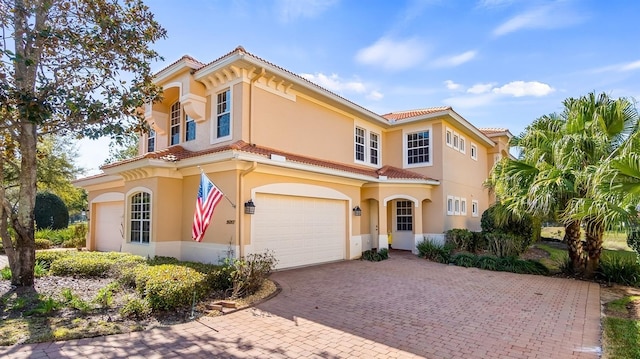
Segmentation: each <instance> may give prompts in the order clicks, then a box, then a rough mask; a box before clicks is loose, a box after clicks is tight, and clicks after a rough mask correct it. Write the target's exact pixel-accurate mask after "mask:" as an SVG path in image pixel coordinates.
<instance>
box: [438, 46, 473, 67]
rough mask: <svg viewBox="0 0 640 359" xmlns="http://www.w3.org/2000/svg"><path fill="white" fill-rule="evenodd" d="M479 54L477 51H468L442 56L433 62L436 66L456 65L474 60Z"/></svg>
mask: <svg viewBox="0 0 640 359" xmlns="http://www.w3.org/2000/svg"><path fill="white" fill-rule="evenodd" d="M477 54H478V52H477V51H473V50H472V51H466V52H463V53H461V54H458V55H452V56H445V57H441V58H439V59H437V60H435V61H434V62H433V66H436V67H455V66H459V65H462V64H464V63H465V62H468V61H471V60H473V58H474V57H476V55H477Z"/></svg>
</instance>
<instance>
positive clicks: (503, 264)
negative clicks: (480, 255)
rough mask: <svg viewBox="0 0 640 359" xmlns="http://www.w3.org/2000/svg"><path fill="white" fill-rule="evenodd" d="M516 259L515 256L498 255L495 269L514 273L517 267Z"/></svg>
mask: <svg viewBox="0 0 640 359" xmlns="http://www.w3.org/2000/svg"><path fill="white" fill-rule="evenodd" d="M517 261H518V258H517V257H500V258H498V267H497V270H498V271H500V272H511V273H515V272H516V269H517V267H518V264H517V263H516V262H517Z"/></svg>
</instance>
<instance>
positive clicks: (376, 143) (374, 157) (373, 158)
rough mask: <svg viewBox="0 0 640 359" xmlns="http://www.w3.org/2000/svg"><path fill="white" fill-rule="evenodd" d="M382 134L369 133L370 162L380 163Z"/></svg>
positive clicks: (373, 163)
mask: <svg viewBox="0 0 640 359" xmlns="http://www.w3.org/2000/svg"><path fill="white" fill-rule="evenodd" d="M379 147H380V136H379V135H378V134H377V133H373V132H370V133H369V163H371V164H372V165H377V164H378V163H379V161H380V160H379V153H378V151H379Z"/></svg>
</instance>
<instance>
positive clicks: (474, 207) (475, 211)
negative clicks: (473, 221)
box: [471, 199, 480, 217]
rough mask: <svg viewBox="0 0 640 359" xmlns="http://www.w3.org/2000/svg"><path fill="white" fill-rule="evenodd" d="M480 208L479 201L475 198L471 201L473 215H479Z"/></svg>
mask: <svg viewBox="0 0 640 359" xmlns="http://www.w3.org/2000/svg"><path fill="white" fill-rule="evenodd" d="M479 212H480V209H479V207H478V201H476V200H475V199H474V200H472V201H471V216H473V217H478V215H479Z"/></svg>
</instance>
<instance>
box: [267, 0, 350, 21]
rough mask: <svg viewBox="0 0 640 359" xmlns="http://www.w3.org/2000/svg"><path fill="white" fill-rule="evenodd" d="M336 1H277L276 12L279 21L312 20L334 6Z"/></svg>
mask: <svg viewBox="0 0 640 359" xmlns="http://www.w3.org/2000/svg"><path fill="white" fill-rule="evenodd" d="M337 2H338V0H277V1H276V11H277V12H278V15H279V17H280V20H282V21H284V22H287V21H291V20H295V19H298V18H312V17H315V16H318V15H320V14H321V13H323V12H324V11H325V10H327V9H328V8H330V7H331V6H333V5H334V4H336V3H337Z"/></svg>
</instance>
